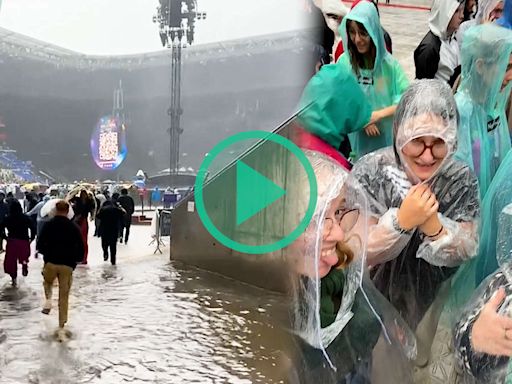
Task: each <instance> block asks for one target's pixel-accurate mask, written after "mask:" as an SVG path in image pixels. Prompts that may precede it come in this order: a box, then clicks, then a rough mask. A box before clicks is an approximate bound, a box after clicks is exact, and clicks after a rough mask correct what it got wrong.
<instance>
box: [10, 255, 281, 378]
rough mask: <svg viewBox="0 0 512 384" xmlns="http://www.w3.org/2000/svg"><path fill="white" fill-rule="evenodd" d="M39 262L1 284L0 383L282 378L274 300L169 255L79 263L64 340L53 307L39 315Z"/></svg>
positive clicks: (277, 299)
mask: <svg viewBox="0 0 512 384" xmlns="http://www.w3.org/2000/svg"><path fill="white" fill-rule="evenodd" d="M40 264H41V262H40V261H35V262H34V263H32V265H31V268H32V270H31V273H30V275H29V276H28V278H27V279H26V280H25V281H21V284H20V287H19V288H17V289H13V288H11V287H9V286H8V283H7V280H2V282H4V283H5V284H4V285H3V286H1V287H0V356H2V358H1V359H0V383H6V384H7V383H9V384H15V383H27V382H29V383H41V384H42V383H52V384H54V383H121V382H132V383H144V382H147V383H221V382H222V383H225V382H226V383H227V382H229V383H258V382H261V383H274V382H285V380H284V377H283V376H284V375H283V373H282V372H281V371H282V364H280V359H281V357H282V346H283V343H284V340H285V338H286V337H285V335H284V332H283V331H282V330H281V328H280V327H279V324H278V323H279V322H280V321H281V320H280V319H282V318H285V317H286V308H285V307H284V304H283V302H286V301H285V300H283V299H282V297H280V296H279V295H277V294H271V293H269V292H266V291H263V290H260V289H256V288H254V287H251V286H247V285H244V284H241V283H239V282H236V281H233V280H228V279H225V278H222V277H220V276H216V275H211V274H209V273H206V272H203V271H198V270H196V269H193V268H187V267H185V266H183V265H178V264H169V263H167V261H166V259H165V257H160V258H153V259H150V260H147V261H142V262H140V261H139V262H136V263H135V262H134V263H131V264H130V263H128V264H120V265H118V266H117V267H112V266H110V265H108V266H104V267H103V266H97V267H90V268H80V267H79V268H78V269H77V270H76V271H75V275H74V282H73V284H74V286H73V288H72V296H71V297H70V308H71V309H70V324H69V329H70V331H71V332H72V334H73V336H72V338H71V340H70V341H68V342H66V343H62V344H60V343H58V342H56V341H55V339H54V337H53V332H54V331H55V327H56V325H57V320H56V317H57V308H56V305H55V306H54V308H53V310H52V313H51V315H50V316H49V317H47V316H44V315H42V314H41V313H40V310H41V306H40V305H41V301H42V287H41V276H40V274H39V273H37V269H38V268H40V267H41V265H40ZM36 265H37V266H36ZM55 299H56V298H55Z"/></svg>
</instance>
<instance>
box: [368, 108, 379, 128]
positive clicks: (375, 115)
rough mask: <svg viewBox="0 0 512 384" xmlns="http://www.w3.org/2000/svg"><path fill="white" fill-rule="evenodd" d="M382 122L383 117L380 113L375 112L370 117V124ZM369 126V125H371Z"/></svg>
mask: <svg viewBox="0 0 512 384" xmlns="http://www.w3.org/2000/svg"><path fill="white" fill-rule="evenodd" d="M381 120H382V116H381V114H380V112H379V111H373V112H372V115H371V117H370V124H376V123H378V122H379V121H381ZM370 124H368V125H370Z"/></svg>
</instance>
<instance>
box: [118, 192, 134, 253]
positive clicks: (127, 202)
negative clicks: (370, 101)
mask: <svg viewBox="0 0 512 384" xmlns="http://www.w3.org/2000/svg"><path fill="white" fill-rule="evenodd" d="M117 202H118V203H119V205H121V207H122V208H123V209H124V210H125V212H126V213H125V214H124V220H123V221H122V227H121V232H120V233H121V239H120V242H121V243H122V242H123V232H124V242H125V243H127V242H128V237H130V226H131V224H132V215H133V212H135V203H134V202H133V199H132V198H131V196H128V190H127V189H126V188H123V189H121V196H120V197H119V199H118V200H117Z"/></svg>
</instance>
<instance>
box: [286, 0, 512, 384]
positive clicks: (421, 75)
mask: <svg viewBox="0 0 512 384" xmlns="http://www.w3.org/2000/svg"><path fill="white" fill-rule="evenodd" d="M315 5H316V6H318V7H319V8H320V10H321V11H322V12H323V14H324V17H325V21H326V25H327V26H328V27H329V29H331V30H332V31H333V36H332V38H333V41H334V44H332V45H331V43H329V44H326V45H325V47H326V49H327V52H326V53H327V56H326V55H322V59H321V61H319V63H318V64H317V66H316V69H317V73H316V74H315V75H314V76H313V78H312V79H311V80H310V82H309V83H308V85H307V86H306V88H305V91H304V93H303V97H302V100H301V110H300V112H299V114H298V116H297V122H298V123H297V124H296V125H294V126H293V130H294V138H295V140H296V143H297V144H298V145H299V146H301V147H302V148H303V149H304V150H305V152H306V154H307V156H308V157H309V159H310V162H311V164H312V166H313V169H314V171H315V174H316V177H317V183H318V186H317V193H318V202H317V207H316V211H315V214H314V216H313V220H312V222H311V224H310V226H309V227H308V229H307V230H306V232H305V233H304V234H303V236H301V238H299V239H298V240H297V241H296V242H295V243H294V244H292V245H291V246H290V247H289V248H288V249H287V252H286V253H287V256H288V259H289V262H290V265H291V270H292V271H293V272H294V273H292V277H293V278H292V284H291V288H292V293H293V295H292V296H293V303H294V305H293V308H294V309H295V310H294V311H292V312H293V317H292V319H293V326H292V328H293V329H294V334H295V336H296V343H295V345H296V347H297V351H296V354H295V360H293V361H294V364H293V365H292V366H293V369H292V370H291V373H290V376H291V378H293V381H294V382H324V383H328V382H332V383H347V384H349V383H413V382H414V383H434V382H435V383H508V382H512V365H511V366H510V368H509V365H510V364H509V362H510V357H512V315H511V313H512V307H511V306H510V303H511V302H512V288H511V282H512V280H511V279H512V272H511V270H512V269H511V268H512V267H511V266H512V240H510V236H511V234H512V181H511V180H512V151H511V147H512V146H511V143H512V140H511V131H510V130H509V124H510V123H512V121H511V120H512V118H511V116H510V113H509V111H510V95H511V90H512V1H510V0H504V1H502V0H479V1H475V0H468V1H458V0H434V1H433V3H432V7H431V11H430V18H429V29H430V30H429V31H428V32H427V34H426V35H425V37H424V39H423V40H422V41H421V42H420V44H419V45H418V47H417V48H416V49H415V50H414V52H411V54H413V56H414V62H415V66H416V79H415V80H414V81H412V82H410V81H409V79H407V77H406V75H405V74H404V71H403V69H402V68H401V65H400V63H399V62H398V61H397V60H396V59H395V58H394V57H393V56H392V49H391V47H392V45H391V38H390V37H389V35H388V36H387V37H386V35H387V32H385V30H384V28H383V27H382V25H381V22H380V17H379V11H378V4H377V2H375V1H370V0H361V1H355V2H353V3H352V8H351V9H349V8H348V7H347V6H346V5H345V4H344V3H342V2H341V1H339V2H338V1H330V0H324V1H315ZM398 38H399V37H398ZM326 57H328V58H327V59H326ZM329 61H330V63H328V62H329ZM511 125H512V124H511ZM311 137H314V138H315V139H314V140H312V139H311ZM305 138H306V139H305ZM304 183H305V184H307V183H306V181H304ZM304 189H305V190H308V187H307V186H305V187H304ZM298 206H299V207H300V206H301V205H300V204H298ZM299 210H300V208H299Z"/></svg>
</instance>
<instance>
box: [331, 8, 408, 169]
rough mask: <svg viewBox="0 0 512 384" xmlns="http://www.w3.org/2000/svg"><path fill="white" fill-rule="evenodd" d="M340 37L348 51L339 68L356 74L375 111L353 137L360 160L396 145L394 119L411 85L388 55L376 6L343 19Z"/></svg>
mask: <svg viewBox="0 0 512 384" xmlns="http://www.w3.org/2000/svg"><path fill="white" fill-rule="evenodd" d="M340 33H341V37H342V39H343V45H344V46H345V47H346V48H347V50H346V52H345V53H343V55H342V56H341V57H340V60H339V63H338V65H340V66H343V67H345V68H347V69H349V70H350V71H352V73H354V74H355V76H356V78H357V82H358V83H359V86H360V87H361V89H362V90H363V93H364V94H365V95H366V97H367V100H368V101H369V102H370V104H371V105H372V109H373V113H372V116H371V120H370V124H368V125H367V126H366V127H365V129H364V131H359V132H355V133H352V134H350V135H349V138H350V144H351V146H352V149H353V151H354V152H355V156H354V157H355V158H356V159H358V158H360V157H362V156H364V155H366V154H367V153H370V152H372V151H375V150H377V149H380V148H384V147H387V146H390V145H391V144H392V123H393V115H394V114H395V110H396V105H397V104H398V101H399V100H400V98H401V96H402V93H403V92H404V91H405V89H406V88H407V86H408V85H409V81H408V80H407V77H406V75H405V72H404V70H403V69H402V67H401V66H400V64H399V63H398V61H397V60H396V59H395V58H394V57H393V56H391V54H389V52H387V51H386V48H385V44H384V34H383V32H382V26H381V24H380V19H379V14H378V12H377V9H376V7H375V6H374V5H373V4H372V3H370V2H368V1H362V2H360V3H359V4H357V6H356V7H354V9H352V10H351V11H350V13H349V14H348V15H347V16H346V17H345V18H344V19H343V22H342V23H341V26H340Z"/></svg>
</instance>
